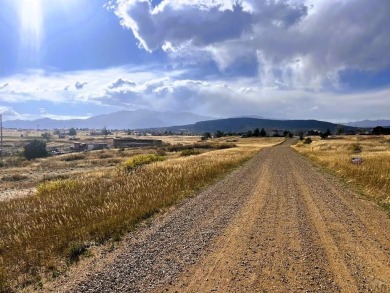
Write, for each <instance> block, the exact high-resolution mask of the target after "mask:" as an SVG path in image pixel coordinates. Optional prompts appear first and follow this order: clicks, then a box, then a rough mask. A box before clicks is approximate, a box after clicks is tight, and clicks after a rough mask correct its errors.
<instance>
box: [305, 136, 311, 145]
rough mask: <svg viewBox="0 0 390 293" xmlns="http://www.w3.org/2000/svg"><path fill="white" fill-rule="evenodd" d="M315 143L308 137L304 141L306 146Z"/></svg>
mask: <svg viewBox="0 0 390 293" xmlns="http://www.w3.org/2000/svg"><path fill="white" fill-rule="evenodd" d="M312 142H313V141H312V139H311V138H310V137H306V139H305V140H304V141H303V143H304V144H311V143H312Z"/></svg>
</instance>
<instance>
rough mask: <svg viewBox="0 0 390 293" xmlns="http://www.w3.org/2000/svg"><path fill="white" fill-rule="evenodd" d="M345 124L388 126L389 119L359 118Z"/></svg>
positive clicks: (368, 126)
mask: <svg viewBox="0 0 390 293" xmlns="http://www.w3.org/2000/svg"><path fill="white" fill-rule="evenodd" d="M345 125H348V126H353V127H362V128H373V127H376V126H382V127H386V126H390V120H361V121H355V122H349V123H345Z"/></svg>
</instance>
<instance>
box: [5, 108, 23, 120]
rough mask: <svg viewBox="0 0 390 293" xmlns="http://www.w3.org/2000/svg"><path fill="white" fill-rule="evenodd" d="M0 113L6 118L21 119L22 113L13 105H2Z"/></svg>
mask: <svg viewBox="0 0 390 293" xmlns="http://www.w3.org/2000/svg"><path fill="white" fill-rule="evenodd" d="M0 114H1V115H3V119H4V120H10V119H20V118H21V115H20V114H19V113H18V112H16V111H15V110H14V109H13V108H12V107H6V106H0Z"/></svg>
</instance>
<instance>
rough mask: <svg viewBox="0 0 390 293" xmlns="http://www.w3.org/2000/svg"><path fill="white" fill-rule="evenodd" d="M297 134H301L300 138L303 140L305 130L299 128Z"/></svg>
mask: <svg viewBox="0 0 390 293" xmlns="http://www.w3.org/2000/svg"><path fill="white" fill-rule="evenodd" d="M297 135H298V136H299V140H303V137H304V135H305V132H304V131H303V130H298V131H297Z"/></svg>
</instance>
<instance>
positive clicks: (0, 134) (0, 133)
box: [0, 114, 3, 162]
mask: <svg viewBox="0 0 390 293" xmlns="http://www.w3.org/2000/svg"><path fill="white" fill-rule="evenodd" d="M0 137H1V138H0V145H1V162H3V115H2V114H0Z"/></svg>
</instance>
